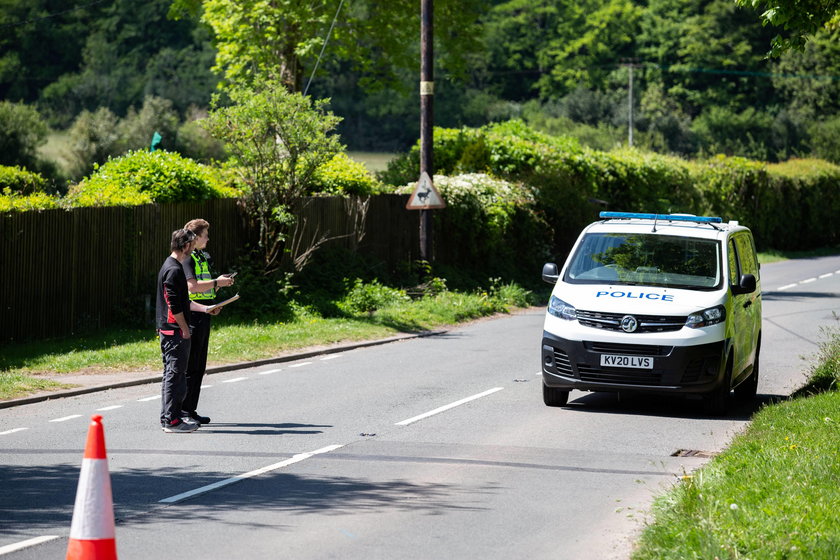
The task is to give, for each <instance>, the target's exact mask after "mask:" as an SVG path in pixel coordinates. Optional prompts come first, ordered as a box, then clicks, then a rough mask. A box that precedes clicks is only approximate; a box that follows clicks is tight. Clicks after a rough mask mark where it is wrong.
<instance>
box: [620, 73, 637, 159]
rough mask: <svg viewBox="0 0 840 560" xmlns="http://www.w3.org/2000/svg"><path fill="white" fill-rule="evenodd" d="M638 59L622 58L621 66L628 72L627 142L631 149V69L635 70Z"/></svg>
mask: <svg viewBox="0 0 840 560" xmlns="http://www.w3.org/2000/svg"><path fill="white" fill-rule="evenodd" d="M638 62H639V59H638V58H623V59H621V65H622V66H626V67H627V69H628V70H629V84H628V88H627V141H628V143H629V144H630V147H631V148H632V147H633V68H637V67H639V66H640V65H639V64H638Z"/></svg>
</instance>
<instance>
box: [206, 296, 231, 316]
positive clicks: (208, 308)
mask: <svg viewBox="0 0 840 560" xmlns="http://www.w3.org/2000/svg"><path fill="white" fill-rule="evenodd" d="M238 299H239V294H236V295H235V296H233V297H229V298H228V299H226V300H225V301H220V302H219V303H214V304H213V305H208V306H207V311H208V312H210V311H213V310H214V309H217V308H219V307H224V306H225V305H227V304H229V303H233V302H234V301H236V300H238Z"/></svg>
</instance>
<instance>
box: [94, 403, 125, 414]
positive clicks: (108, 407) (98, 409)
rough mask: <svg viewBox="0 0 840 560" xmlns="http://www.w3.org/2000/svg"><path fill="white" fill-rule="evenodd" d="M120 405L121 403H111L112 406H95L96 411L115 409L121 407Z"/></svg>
mask: <svg viewBox="0 0 840 560" xmlns="http://www.w3.org/2000/svg"><path fill="white" fill-rule="evenodd" d="M122 406H123V405H121V404H115V405H112V406H106V407H105V408H97V409H96V412H105V411H106V410H116V409H118V408H122Z"/></svg>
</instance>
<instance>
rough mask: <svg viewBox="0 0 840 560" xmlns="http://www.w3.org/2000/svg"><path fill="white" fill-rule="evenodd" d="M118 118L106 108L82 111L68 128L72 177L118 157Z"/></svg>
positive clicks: (119, 148) (81, 174)
mask: <svg viewBox="0 0 840 560" xmlns="http://www.w3.org/2000/svg"><path fill="white" fill-rule="evenodd" d="M118 123H119V119H118V118H117V116H116V115H115V114H114V113H112V112H111V110H110V109H108V108H107V107H100V108H99V109H97V110H96V112H94V113H91V112H90V111H82V112H81V113H80V114H79V116H78V117H76V120H75V121H73V125H72V126H71V127H70V132H69V134H70V151H71V152H72V154H73V157H74V158H75V160H76V161H75V163H74V165H73V170H72V173H73V176H74V177H77V178H78V177H83V176H85V175H87V174H88V173H90V171H91V170H93V168H94V166H95V165H97V164H102V163H105V162H106V161H108V158H111V157H116V156H118V155H119V154H120V150H121V146H120V144H119V134H118V133H117V124H118Z"/></svg>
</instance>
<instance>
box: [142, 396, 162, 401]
mask: <svg viewBox="0 0 840 560" xmlns="http://www.w3.org/2000/svg"><path fill="white" fill-rule="evenodd" d="M157 400H160V395H157V396H154V397H143V398H142V399H137V402H146V401H157Z"/></svg>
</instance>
